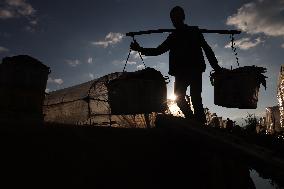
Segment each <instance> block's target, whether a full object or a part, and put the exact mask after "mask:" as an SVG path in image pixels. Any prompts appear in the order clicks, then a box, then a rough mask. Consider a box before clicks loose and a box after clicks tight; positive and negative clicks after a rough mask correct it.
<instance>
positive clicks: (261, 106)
mask: <svg viewBox="0 0 284 189" xmlns="http://www.w3.org/2000/svg"><path fill="white" fill-rule="evenodd" d="M177 5H179V6H181V7H183V8H184V10H185V14H186V19H185V23H187V24H188V25H195V26H199V27H200V28H206V29H238V30H241V31H242V33H241V34H240V35H236V36H235V40H236V48H237V52H238V57H239V63H240V67H242V66H252V65H256V66H261V67H265V68H267V70H268V71H267V73H266V74H265V75H266V76H267V77H268V78H267V89H266V90H265V89H264V87H262V86H261V87H260V91H259V101H258V108H257V109H253V110H247V109H242V110H240V109H235V108H224V107H220V106H217V105H215V104H214V87H213V86H212V85H211V84H210V79H209V74H210V71H212V68H211V66H210V65H209V63H208V62H206V64H207V70H206V72H205V73H204V74H203V93H202V96H203V104H204V107H208V108H209V109H210V111H211V112H216V113H217V115H219V116H223V117H224V118H227V117H230V118H231V119H235V118H239V117H246V115H247V113H255V114H256V115H264V112H265V108H266V107H270V106H275V105H277V98H276V92H277V81H278V76H279V71H280V66H281V64H282V62H283V53H284V0H238V1H234V0H229V1H228V0H214V1H211V0H183V1H182V0H176V1H174V0H143V1H140V0H139V1H138V0H80V1H78V0H49V1H38V0H0V58H1V59H2V58H3V57H7V56H14V55H20V54H27V55H30V56H32V57H34V58H37V59H38V60H40V61H41V62H43V63H44V64H45V65H47V66H49V67H50V68H51V71H52V72H51V74H50V75H49V79H48V82H47V91H54V90H58V89H62V88H66V87H69V86H73V85H77V84H80V83H83V82H86V81H89V80H91V79H95V78H98V77H101V76H103V75H106V74H109V73H112V72H121V71H122V70H123V66H124V63H125V60H126V58H127V54H128V52H129V45H130V42H131V40H132V39H131V38H129V37H126V36H125V33H127V32H130V31H141V30H149V29H160V28H173V26H172V24H171V21H170V17H169V12H170V10H171V9H172V8H173V7H174V6H177ZM167 35H168V34H167V33H164V34H151V35H143V36H137V37H136V40H137V41H138V42H139V43H140V45H141V46H144V47H156V46H158V45H159V44H160V43H162V42H163V40H165V38H166V37H167ZM204 36H205V39H206V40H207V42H208V44H209V45H210V46H211V47H212V49H213V51H214V52H215V55H216V57H217V59H218V61H219V64H220V65H221V66H222V67H225V68H231V66H232V68H237V67H238V66H237V63H236V59H235V56H234V54H233V52H232V50H231V49H230V48H229V46H228V44H229V42H230V38H229V35H220V34H204ZM189 56H190V55H189ZM144 59H145V60H144V61H145V64H146V66H148V67H152V68H155V69H157V70H159V71H161V73H162V74H163V75H164V76H166V75H168V54H167V53H165V54H163V55H160V56H157V57H144ZM283 63H284V62H283ZM139 69H143V64H142V62H141V60H140V59H139V56H138V55H137V53H136V52H132V54H131V56H130V59H129V64H128V65H127V71H136V70H139ZM170 80H171V82H170V83H169V84H168V95H169V96H171V95H172V94H173V82H174V78H173V77H171V78H170ZM149 93H150V91H149Z"/></svg>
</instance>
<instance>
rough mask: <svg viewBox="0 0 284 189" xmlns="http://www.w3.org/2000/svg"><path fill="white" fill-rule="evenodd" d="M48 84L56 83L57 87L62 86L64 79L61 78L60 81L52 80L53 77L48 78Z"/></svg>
mask: <svg viewBox="0 0 284 189" xmlns="http://www.w3.org/2000/svg"><path fill="white" fill-rule="evenodd" d="M47 82H48V83H54V84H57V85H61V84H62V83H63V82H64V81H63V79H61V78H58V79H52V78H51V77H49V78H48V80H47Z"/></svg>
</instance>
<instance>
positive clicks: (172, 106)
mask: <svg viewBox="0 0 284 189" xmlns="http://www.w3.org/2000/svg"><path fill="white" fill-rule="evenodd" d="M168 107H169V110H170V113H171V114H172V115H174V116H178V117H184V115H183V113H182V111H180V109H179V107H178V106H177V103H176V102H175V101H174V100H171V99H169V101H168Z"/></svg>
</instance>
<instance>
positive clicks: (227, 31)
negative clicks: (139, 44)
mask: <svg viewBox="0 0 284 189" xmlns="http://www.w3.org/2000/svg"><path fill="white" fill-rule="evenodd" d="M191 27H194V28H197V26H191ZM199 30H200V31H201V32H202V33H218V34H240V33H241V31H239V30H208V29H199ZM173 31H175V29H157V30H146V31H138V32H128V33H126V36H131V37H133V36H135V35H143V34H152V33H167V32H173Z"/></svg>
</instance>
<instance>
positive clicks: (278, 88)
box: [277, 65, 284, 128]
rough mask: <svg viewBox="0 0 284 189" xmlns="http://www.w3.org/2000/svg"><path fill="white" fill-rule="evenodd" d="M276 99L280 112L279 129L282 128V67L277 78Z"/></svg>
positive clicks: (283, 72)
mask: <svg viewBox="0 0 284 189" xmlns="http://www.w3.org/2000/svg"><path fill="white" fill-rule="evenodd" d="M277 99H278V105H279V111H280V127H282V128H284V65H282V66H281V68H280V73H279V77H278V85H277Z"/></svg>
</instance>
